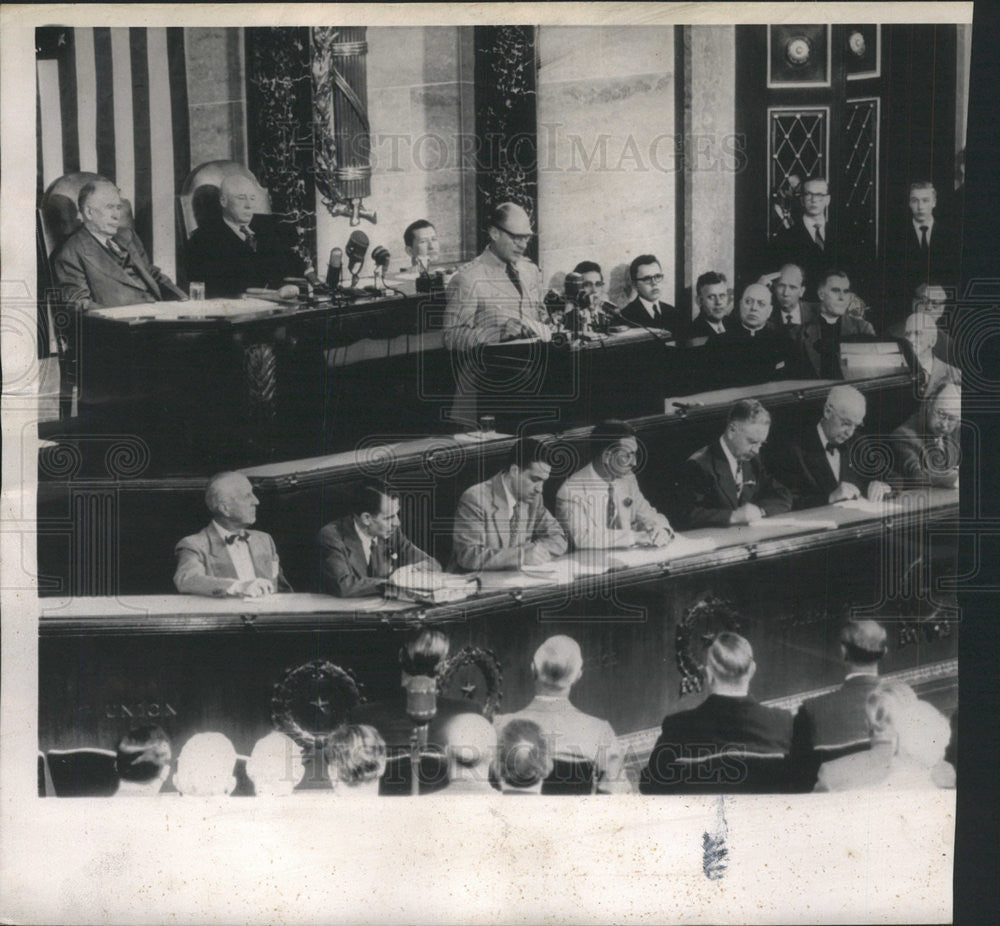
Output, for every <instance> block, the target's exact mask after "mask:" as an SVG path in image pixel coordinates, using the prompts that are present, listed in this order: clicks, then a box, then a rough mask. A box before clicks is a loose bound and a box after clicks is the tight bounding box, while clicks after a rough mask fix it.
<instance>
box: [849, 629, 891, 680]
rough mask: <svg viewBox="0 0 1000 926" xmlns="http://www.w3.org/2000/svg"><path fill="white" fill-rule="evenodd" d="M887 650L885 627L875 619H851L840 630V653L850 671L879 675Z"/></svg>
mask: <svg viewBox="0 0 1000 926" xmlns="http://www.w3.org/2000/svg"><path fill="white" fill-rule="evenodd" d="M887 651H888V643H887V638H886V632H885V628H884V627H883V626H882V625H881V624H879V623H876V622H875V621H850V622H849V623H847V624H845V625H844V627H843V629H842V630H841V631H840V653H841V655H842V656H843V657H844V662H845V663H846V664H847V671H848V672H849V673H866V674H870V675H878V664H879V661H880V660H881V659H882V657H883V656H885V654H886V652H887Z"/></svg>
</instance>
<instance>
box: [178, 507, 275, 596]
mask: <svg viewBox="0 0 1000 926" xmlns="http://www.w3.org/2000/svg"><path fill="white" fill-rule="evenodd" d="M247 533H248V534H249V535H250V539H249V540H248V541H247V546H248V547H249V549H250V559H251V560H253V565H254V572H255V573H256V575H257V577H258V578H260V579H270V580H271V581H273V582H274V585H275V588H276V589H277V590H278V591H279V592H290V591H291V590H292V587H291V585H289V584H288V580H287V579H286V578H285V576H284V573H283V572H282V571H281V564H280V562H279V560H278V551H277V549H276V548H275V546H274V540H272V539H271V535H270V534H265V533H264V532H263V531H252V530H248V531H247ZM228 551H229V547H228V545H227V544H226V542H225V540H223V539H222V538H221V537H220V536H219V534H218V532H217V531H216V530H215V528H214V527H212V525H211V524H209V525H208V526H207V527H205V528H203V529H202V530H200V531H198V533H197V534H191V536H189V537H185V538H184V539H183V540H181V541H179V542H178V544H177V546H176V547H174V553H176V555H177V570H176V572H174V586H175V587H176V589H177V591H179V592H181V593H183V594H188V595H213V596H215V597H220V596H223V595H225V594H226V589H227V588H229V586H230V585H232V584H233V582H235V581H236V578H237V576H236V567H235V566H233V561H232V559H231V558H230V556H229V552H228Z"/></svg>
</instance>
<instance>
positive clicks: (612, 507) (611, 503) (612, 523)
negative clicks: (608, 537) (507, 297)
mask: <svg viewBox="0 0 1000 926" xmlns="http://www.w3.org/2000/svg"><path fill="white" fill-rule="evenodd" d="M617 522H618V506H617V505H616V504H615V487H614V486H613V485H611V483H610V482H609V483H608V528H609V529H610V530H614V529H615V527H616V525H617Z"/></svg>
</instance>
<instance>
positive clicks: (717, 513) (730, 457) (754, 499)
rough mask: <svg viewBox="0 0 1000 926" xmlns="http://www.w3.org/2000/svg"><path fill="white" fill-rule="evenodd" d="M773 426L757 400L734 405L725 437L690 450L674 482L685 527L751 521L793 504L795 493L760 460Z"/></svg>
mask: <svg viewBox="0 0 1000 926" xmlns="http://www.w3.org/2000/svg"><path fill="white" fill-rule="evenodd" d="M770 430H771V415H770V413H769V412H768V410H767V409H766V408H764V406H763V405H761V404H760V402H758V401H757V400H756V399H740V401H738V402H736V403H735V404H734V405H733V407H732V408H731V409H730V410H729V418H728V421H727V423H726V430H725V431H724V432H723V433H722V436H721V437H720V438H719V439H718V440H717V441H714V442H713V443H711V444H709V445H708V446H707V447H702V448H701V450H699V451H698V452H697V453H694V454H692V455H691V456H690V457H689V458H688V460H687V461H686V462H685V463H684V465H683V466H682V467H681V470H680V472H679V473H678V476H677V479H676V481H675V482H674V505H673V508H674V510H673V512H672V514H673V518H674V522H675V523H676V524H677V526H678V527H679V528H680V529H681V530H689V529H691V528H695V527H726V526H728V525H742V524H753V523H754V522H756V521H759V520H760V519H761V518H765V517H771V516H773V515H777V514H784V513H785V512H786V511H788V510H790V509H791V507H792V496H791V493H790V492H789V491H788V489H787V488H785V486H784V485H783V484H782V483H781V482H779V481H778V480H777V479H775V478H774V477H772V476H771V474H770V473H769V472H768V471H767V469H766V468H765V466H764V464H763V462H762V461H761V459H760V450H761V448H762V447H763V446H764V443H765V442H766V441H767V435H768V432H769V431H770Z"/></svg>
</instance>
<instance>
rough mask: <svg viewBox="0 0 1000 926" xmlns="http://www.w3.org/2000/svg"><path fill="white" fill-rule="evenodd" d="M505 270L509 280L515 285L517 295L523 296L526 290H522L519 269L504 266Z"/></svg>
mask: <svg viewBox="0 0 1000 926" xmlns="http://www.w3.org/2000/svg"><path fill="white" fill-rule="evenodd" d="M504 268H505V269H506V270H507V279H508V280H510V281H511V283H513V284H514V289H516V290H517V294H518V295H519V296H523V295H524V290H523V289H522V288H521V275H520V274H519V273H518V272H517V267H515V266H514V265H513V264H504Z"/></svg>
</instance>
